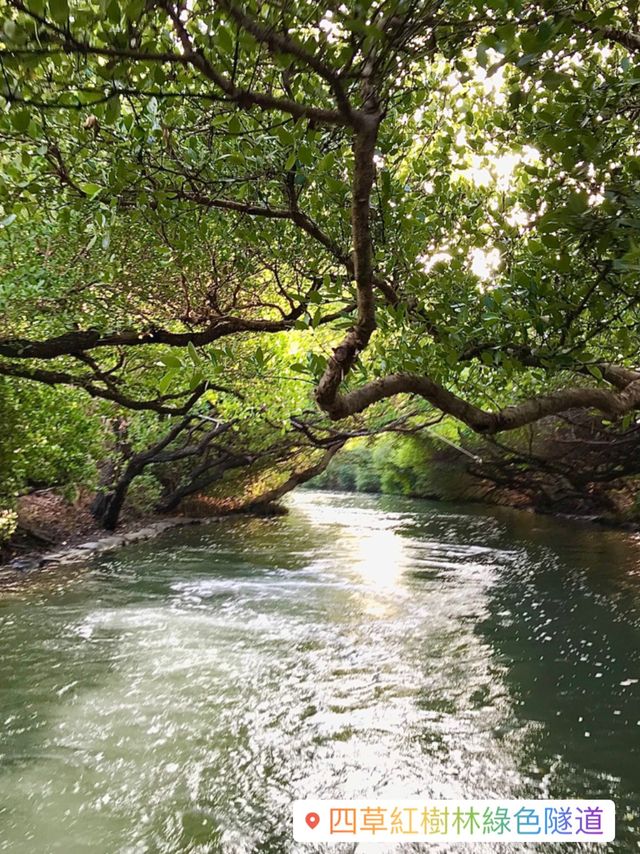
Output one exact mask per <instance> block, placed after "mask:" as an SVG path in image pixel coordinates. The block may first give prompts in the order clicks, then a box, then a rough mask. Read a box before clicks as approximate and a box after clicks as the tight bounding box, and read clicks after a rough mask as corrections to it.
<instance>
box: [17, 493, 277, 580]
mask: <svg viewBox="0 0 640 854" xmlns="http://www.w3.org/2000/svg"><path fill="white" fill-rule="evenodd" d="M90 502H91V494H90V493H87V494H86V495H85V494H83V495H80V496H79V497H78V499H77V500H76V501H75V502H70V501H67V500H66V499H65V498H63V497H62V496H61V495H59V494H57V493H56V492H55V490H51V489H47V490H39V491H37V492H33V493H30V494H29V495H25V496H22V497H21V498H20V500H19V502H18V528H17V531H16V534H15V535H14V537H12V538H11V540H10V541H9V542H8V543H7V544H6V545H5V547H4V552H3V553H2V554H0V584H2V582H3V581H9V582H10V581H11V580H13V579H15V578H16V577H20V576H24V575H25V574H27V573H32V572H34V571H35V570H39V569H45V568H48V569H51V568H54V567H56V566H58V565H62V564H65V565H67V564H73V563H79V562H82V561H85V560H87V558H89V557H91V556H92V555H95V554H99V553H103V552H110V551H114V550H116V549H119V548H122V547H123V546H127V545H130V544H131V543H135V542H140V541H142V540H149V539H152V538H154V537H157V536H158V535H160V534H162V533H164V532H165V531H168V530H170V529H171V528H181V527H185V526H191V525H201V524H204V523H206V522H213V521H216V520H219V519H222V518H224V517H226V516H230V515H239V514H241V513H243V512H251V514H252V515H256V516H260V515H278V514H280V513H284V512H286V511H285V510H284V509H283V508H281V507H280V506H278V505H272V504H265V505H264V506H262V507H257V506H255V505H251V507H252V509H251V511H245V510H243V506H244V505H243V504H242V503H241V502H232V501H228V500H226V501H225V500H217V499H211V498H206V497H203V498H199V499H192V500H191V501H190V502H188V503H186V504H185V508H184V512H183V513H181V514H173V515H171V516H162V515H160V514H158V513H155V512H153V513H146V514H145V513H140V512H132V511H131V510H129V512H128V513H125V514H123V516H122V520H121V522H120V524H119V525H118V527H117V529H116V530H115V531H105V530H104V529H103V528H100V527H99V526H98V525H97V524H96V522H95V520H94V518H93V516H92V515H91V512H90V509H89V505H90Z"/></svg>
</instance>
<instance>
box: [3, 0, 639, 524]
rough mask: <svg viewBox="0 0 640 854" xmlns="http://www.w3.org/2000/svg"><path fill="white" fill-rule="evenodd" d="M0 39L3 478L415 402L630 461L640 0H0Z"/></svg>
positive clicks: (132, 467)
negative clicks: (332, 0) (328, 0)
mask: <svg viewBox="0 0 640 854" xmlns="http://www.w3.org/2000/svg"><path fill="white" fill-rule="evenodd" d="M0 66H1V67H0V71H1V75H0V171H1V178H2V180H1V182H0V303H1V307H2V319H1V321H0V411H1V412H2V417H3V422H4V425H3V426H4V429H3V435H2V437H0V480H1V485H0V491H1V493H2V500H3V502H4V505H5V506H6V507H10V506H11V504H12V502H13V501H15V497H16V496H17V495H18V494H19V493H20V492H21V490H25V489H27V488H32V487H34V486H37V485H38V484H52V483H53V484H56V483H58V484H65V483H80V482H82V483H85V482H86V483H91V484H92V485H93V487H92V488H95V490H96V497H95V500H94V501H93V510H94V513H95V515H96V517H97V518H98V519H99V520H100V521H101V523H102V524H103V525H104V526H105V527H108V528H113V527H114V526H115V525H116V524H117V522H118V517H119V514H120V512H121V509H122V505H123V502H124V501H125V498H126V496H127V493H128V491H129V488H130V487H131V485H132V484H133V483H135V482H136V480H141V481H143V480H144V479H145V478H147V480H149V479H152V481H153V485H154V486H153V490H151V492H152V494H153V495H152V497H153V502H154V503H155V505H156V507H157V508H158V509H159V510H172V509H174V508H176V507H179V506H180V505H181V503H182V502H183V501H184V500H185V498H187V497H189V496H193V495H198V494H202V493H207V492H208V491H210V490H212V489H214V490H215V489H219V488H220V484H231V486H229V487H228V489H231V491H233V492H234V493H235V497H236V499H237V504H238V506H244V507H256V506H259V505H261V504H263V503H265V502H269V501H272V500H274V499H277V498H278V497H280V496H281V495H282V494H284V492H285V491H287V490H288V489H290V488H292V487H293V486H295V485H296V484H298V483H301V482H304V481H305V480H308V479H309V478H311V477H312V476H313V475H315V474H317V473H319V472H320V471H321V470H322V469H323V468H324V467H325V466H326V465H327V464H328V463H329V461H330V460H331V458H332V457H334V455H335V454H336V452H337V451H339V450H340V448H341V447H342V446H343V445H344V444H345V443H346V442H347V441H348V440H349V439H351V438H353V437H357V436H365V437H366V436H377V435H379V434H380V433H384V432H387V431H396V432H402V433H410V434H412V435H413V434H416V433H419V432H420V431H424V430H425V429H430V430H434V431H436V432H437V431H438V430H442V431H443V433H442V435H443V436H448V437H449V439H450V440H455V443H456V444H460V443H462V445H465V444H469V443H471V445H473V447H479V446H480V445H482V447H488V448H491V449H492V451H491V455H490V456H491V459H490V460H488V461H487V455H486V453H485V455H484V456H485V460H484V465H485V468H484V470H482V471H480V472H479V474H480V475H481V476H483V477H486V476H490V477H492V478H493V479H494V480H499V479H500V478H503V479H504V478H506V479H507V481H510V482H514V479H515V480H517V478H518V477H522V476H523V472H526V471H529V470H530V469H532V468H533V469H535V471H536V472H537V473H538V474H539V473H540V472H541V471H542V472H546V473H547V474H551V475H555V476H557V477H561V478H564V479H565V481H566V480H567V478H568V479H569V481H571V483H573V484H574V485H575V486H576V488H578V489H581V488H587V487H588V486H589V485H590V484H593V483H594V482H598V481H601V482H602V481H613V480H619V479H621V478H622V479H625V478H629V477H635V476H637V475H638V468H639V467H640V465H639V464H638V460H639V459H640V436H639V432H640V431H639V429H638V424H637V422H636V418H637V412H638V408H639V407H640V368H639V366H638V341H639V336H638V319H639V310H638V304H639V301H640V287H639V285H638V273H639V271H640V240H639V229H640V139H639V138H638V132H637V120H638V115H639V112H640V25H639V23H638V4H637V3H636V2H635V1H634V2H632V0H629V2H628V3H627V4H613V3H610V2H600V0H592V2H585V3H580V4H573V3H569V4H567V3H563V2H558V0H542V2H537V3H535V2H534V3H531V2H526V0H522V2H514V0H489V2H484V0H483V2H474V0H433V2H424V1H423V0H381V2H375V3H369V2H347V3H344V4H340V5H334V4H324V5H322V6H318V5H317V4H315V3H311V2H306V1H305V0H296V2H289V0H283V2H273V1H272V0H266V2H243V3H236V2H234V0H185V2H181V3H177V4H176V3H174V2H164V0H128V2H127V0H6V2H5V4H4V9H3V21H2V29H1V32H0ZM474 437H477V438H474ZM532 437H534V438H532ZM474 443H476V444H474ZM554 443H555V444H554ZM603 447H604V448H605V452H604V453H603V452H602V449H603ZM549 448H552V450H549ZM559 449H560V450H559ZM572 478H573V480H572ZM574 481H575V483H574ZM150 500H151V499H150Z"/></svg>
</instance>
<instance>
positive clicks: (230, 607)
mask: <svg viewBox="0 0 640 854" xmlns="http://www.w3.org/2000/svg"><path fill="white" fill-rule="evenodd" d="M291 505H292V512H291V514H290V515H289V516H288V517H276V518H271V519H250V518H243V519H235V520H227V521H225V522H223V523H219V524H212V525H211V526H207V527H205V528H198V529H192V530H189V529H182V530H180V531H174V532H172V534H171V535H170V536H167V537H166V538H163V539H161V540H158V541H155V542H150V543H145V544H138V545H135V546H132V547H130V548H128V549H126V550H123V551H122V552H120V553H118V554H117V555H116V556H115V557H111V558H106V557H101V558H98V559H96V560H95V561H94V563H93V565H92V568H91V572H90V573H88V574H87V575H85V576H83V577H82V579H81V580H80V581H79V582H77V583H74V584H70V585H67V586H62V587H56V588H54V589H51V590H49V591H47V590H44V589H39V590H37V591H29V590H25V591H24V592H23V593H22V594H21V595H19V596H16V595H14V596H12V597H11V598H8V599H5V600H4V601H1V600H0V721H2V722H3V728H2V730H1V731H0V850H3V851H10V852H12V854H14V852H15V854H27V852H28V854H32V852H38V854H40V852H49V851H51V852H54V851H55V852H57V851H64V852H65V854H66V852H76V851H78V852H81V851H82V852H83V851H87V850H91V851H93V852H98V853H99V854H102V852H103V853H104V854H111V852H121V851H122V852H136V854H137V852H212V853H213V854H217V852H221V854H226V852H229V854H249V852H262V854H276V852H277V854H281V853H282V852H298V851H299V852H302V851H306V850H309V847H308V846H307V847H305V846H300V845H297V846H296V845H295V843H293V842H292V840H291V836H290V803H291V800H292V799H293V798H296V797H314V796H315V797H331V796H333V797H359V796H367V795H377V796H379V797H415V796H425V797H455V796H465V797H473V796H478V797H481V796H484V797H509V796H510V797H518V796H528V797H554V796H558V797H568V796H591V797H595V796H599V797H612V798H613V799H614V800H615V801H616V803H617V807H618V813H619V816H621V817H622V818H621V820H620V821H619V823H618V836H619V839H618V841H617V842H616V843H615V844H613V845H612V846H610V850H612V851H613V850H615V851H617V852H628V851H631V850H636V841H637V839H638V832H637V829H633V828H634V825H636V826H637V820H638V818H637V809H638V805H639V804H640V763H639V762H638V759H639V758H640V757H638V752H637V751H638V746H639V745H640V726H638V719H640V702H639V700H640V695H639V688H640V683H639V682H637V681H634V680H637V679H639V678H640V658H639V657H640V575H639V564H640V541H639V540H638V539H637V538H635V537H633V536H632V535H629V534H623V533H616V532H609V531H599V530H597V529H595V528H587V527H582V526H579V525H575V524H572V523H569V522H560V521H558V520H553V519H544V518H541V517H534V516H530V515H528V514H522V513H515V512H509V511H499V510H498V511H489V510H487V509H485V508H481V507H455V506H446V505H436V504H431V503H429V502H419V501H411V500H406V499H400V498H391V497H383V498H374V497H367V496H350V495H339V494H326V493H324V494H318V493H315V494H314V493H309V492H305V493H300V494H298V495H294V496H293V497H292V499H291ZM625 816H626V817H625ZM473 847H476V846H472V848H473ZM529 847H530V848H531V850H538V851H539V850H540V846H537V847H532V846H529ZM546 847H547V846H542V848H543V849H545V848H546ZM515 848H516V846H513V845H511V846H502V847H500V846H493V847H491V850H492V851H495V852H500V851H502V850H514V849H515ZM589 848H590V846H587V845H565V846H562V845H560V846H558V845H555V846H554V847H553V848H552V849H551V848H550V850H552V851H554V852H561V851H562V850H563V849H565V850H566V851H572V852H575V851H583V850H584V851H587V850H589ZM316 850H322V846H320V847H318V848H317V849H316ZM326 850H327V851H333V852H336V853H337V854H341V852H352V851H355V850H356V848H355V846H353V845H343V846H326ZM357 850H358V852H365V851H367V850H368V847H367V846H366V845H360V846H359V847H358V848H357ZM375 850H376V851H378V852H380V851H381V849H380V848H376V849H375ZM402 850H407V851H412V850H415V851H420V850H426V849H425V848H424V847H422V848H421V847H420V846H415V845H414V846H403V848H402ZM429 850H430V849H429ZM439 850H442V851H444V850H447V849H446V847H443V848H440V849H439ZM451 850H460V849H454V848H452V849H451ZM465 850H466V849H465ZM479 850H482V851H487V850H488V847H487V846H486V845H485V846H481V847H479ZM517 850H519V851H525V850H529V849H528V848H527V847H525V846H517ZM594 850H596V849H594Z"/></svg>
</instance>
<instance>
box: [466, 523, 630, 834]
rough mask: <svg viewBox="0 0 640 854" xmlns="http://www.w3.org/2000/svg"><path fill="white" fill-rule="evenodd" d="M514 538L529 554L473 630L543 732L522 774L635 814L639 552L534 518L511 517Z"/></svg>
mask: <svg viewBox="0 0 640 854" xmlns="http://www.w3.org/2000/svg"><path fill="white" fill-rule="evenodd" d="M514 533H516V535H517V536H520V535H521V534H523V533H524V534H525V536H526V538H527V545H526V546H525V547H524V548H521V549H519V553H520V554H519V558H518V561H517V563H516V565H515V567H513V568H510V569H509V570H508V571H503V572H502V573H501V574H500V580H499V582H498V583H497V584H496V585H495V586H494V587H493V588H492V589H491V590H490V591H489V602H488V607H489V612H490V616H489V617H488V618H487V619H486V620H484V621H482V622H481V623H479V625H478V628H477V631H478V633H479V634H480V635H481V636H482V637H483V638H484V639H485V640H486V641H487V642H488V643H489V645H490V646H491V648H492V650H493V653H494V656H495V657H496V659H497V660H498V661H500V662H502V663H504V664H505V665H506V672H505V681H506V685H507V687H508V689H509V691H510V693H511V696H512V698H513V701H514V702H515V712H516V714H517V716H518V718H519V719H520V720H521V721H522V722H525V721H526V722H529V721H536V722H538V723H539V727H538V728H537V729H536V730H535V737H534V738H531V739H529V740H528V742H527V746H526V750H525V755H524V760H523V761H524V764H525V766H526V770H527V772H528V773H530V774H531V775H533V777H534V778H535V777H537V778H538V779H539V785H540V787H541V790H542V792H544V793H548V796H550V797H563V796H564V797H587V796H591V797H596V796H599V797H612V798H613V799H614V800H615V801H616V803H617V808H618V811H619V813H620V814H622V813H624V812H625V811H627V810H630V809H632V805H634V804H635V805H636V809H637V804H638V802H639V800H640V765H639V761H638V760H639V759H640V751H639V749H638V745H639V744H640V727H639V726H638V724H637V722H638V720H639V719H640V683H633V682H630V681H629V680H632V679H638V678H640V607H639V606H640V597H639V590H638V587H637V574H636V575H635V576H634V575H633V574H632V573H633V570H634V568H635V567H637V566H638V561H639V560H640V542H639V541H638V539H637V538H634V537H631V536H628V535H625V534H622V533H619V532H608V531H602V530H599V529H597V528H591V527H589V528H586V527H585V528H580V527H578V526H576V525H572V524H571V523H562V522H559V521H558V520H540V519H539V518H535V517H533V518H532V519H522V517H521V516H518V517H516V516H514V517H513V520H512V524H510V525H509V539H511V542H512V545H513V544H514V541H513V534H514ZM549 543H551V545H548V544H549ZM529 544H530V545H529ZM618 778H619V779H618ZM619 833H621V835H622V836H621V838H622V839H623V840H624V839H625V836H624V833H625V831H624V829H623V828H622V825H621V829H619ZM620 844H626V842H621V843H620Z"/></svg>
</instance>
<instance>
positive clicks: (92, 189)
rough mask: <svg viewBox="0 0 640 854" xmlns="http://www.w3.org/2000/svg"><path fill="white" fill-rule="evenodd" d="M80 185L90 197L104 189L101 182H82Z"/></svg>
mask: <svg viewBox="0 0 640 854" xmlns="http://www.w3.org/2000/svg"><path fill="white" fill-rule="evenodd" d="M79 186H80V189H81V190H82V192H83V193H85V195H87V196H89V198H90V199H93V198H95V197H96V196H97V195H98V193H100V192H101V191H102V187H101V186H100V184H92V183H88V184H80V185H79Z"/></svg>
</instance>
